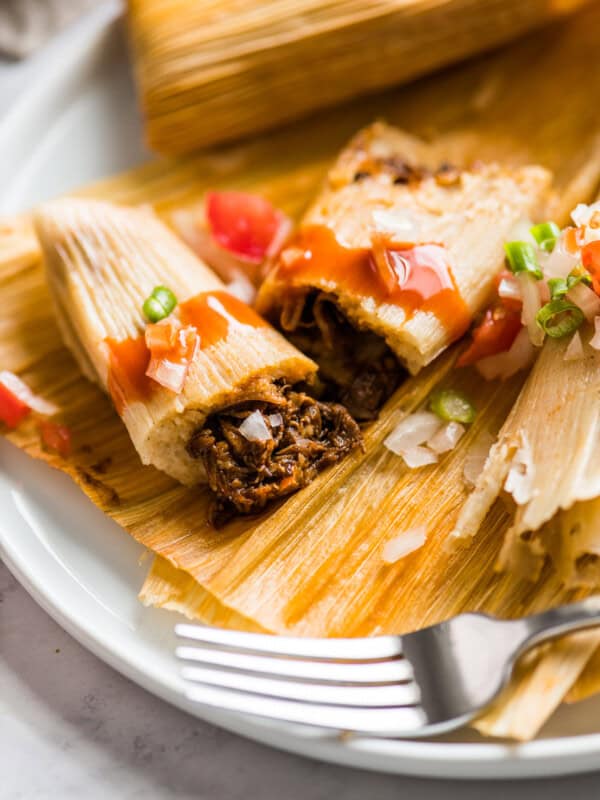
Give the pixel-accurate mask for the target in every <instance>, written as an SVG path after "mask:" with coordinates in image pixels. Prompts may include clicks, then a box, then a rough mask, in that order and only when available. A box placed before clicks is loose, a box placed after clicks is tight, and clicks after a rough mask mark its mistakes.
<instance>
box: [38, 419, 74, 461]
mask: <svg viewBox="0 0 600 800" xmlns="http://www.w3.org/2000/svg"><path fill="white" fill-rule="evenodd" d="M39 430H40V436H41V437H42V442H43V444H44V446H45V447H46V448H47V449H48V450H52V451H53V452H55V453H58V454H59V455H61V456H62V457H63V458H66V457H67V456H68V455H70V453H71V431H70V430H69V429H68V428H67V427H66V425H59V424H58V422H52V420H49V419H43V420H40V423H39Z"/></svg>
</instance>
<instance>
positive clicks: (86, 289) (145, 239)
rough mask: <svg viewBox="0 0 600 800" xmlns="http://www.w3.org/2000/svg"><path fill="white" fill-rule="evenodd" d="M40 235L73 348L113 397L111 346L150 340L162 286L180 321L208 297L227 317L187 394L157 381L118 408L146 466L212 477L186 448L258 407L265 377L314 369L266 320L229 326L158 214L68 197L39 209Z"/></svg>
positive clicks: (195, 365)
mask: <svg viewBox="0 0 600 800" xmlns="http://www.w3.org/2000/svg"><path fill="white" fill-rule="evenodd" d="M35 228H36V232H37V234H38V236H39V238H40V241H41V244H42V249H43V252H44V260H45V264H46V275H47V278H48V284H49V286H50V289H51V293H52V297H53V299H54V302H55V306H56V310H57V319H58V321H59V324H60V326H61V329H62V333H63V337H64V339H65V342H66V343H67V345H68V347H69V348H70V349H71V351H72V352H73V354H74V355H75V358H76V359H77V361H78V363H79V365H80V367H81V369H82V371H83V373H84V374H85V375H86V377H88V378H91V379H92V380H96V381H97V382H98V383H99V384H100V386H101V387H102V388H104V389H105V390H108V389H111V386H110V383H111V376H112V374H113V373H114V370H113V366H112V359H113V358H114V355H113V354H112V350H111V349H110V348H109V346H108V345H107V341H110V342H117V343H121V342H124V341H125V342H126V341H131V340H137V339H138V338H140V337H143V335H144V330H145V327H146V320H145V319H144V316H143V313H142V305H143V303H144V300H145V299H146V298H147V297H148V296H149V295H150V293H151V292H152V290H153V289H154V287H155V286H167V287H168V288H169V289H171V291H173V292H174V294H175V296H176V298H177V299H178V301H179V304H180V305H179V306H178V307H177V308H176V309H175V311H174V312H173V317H177V315H178V313H179V308H180V307H181V304H182V303H185V301H187V300H190V299H191V298H195V297H197V296H199V295H203V293H206V292H209V293H212V294H211V296H212V298H213V301H215V302H217V303H218V306H217V307H218V308H223V309H224V310H223V314H224V315H225V316H224V317H219V318H220V319H221V318H222V319H227V320H228V322H227V323H226V324H227V332H226V334H225V336H224V337H223V338H220V339H219V340H217V341H216V342H214V343H212V342H211V343H210V344H209V345H208V346H206V347H204V346H202V341H201V342H200V346H199V347H197V349H196V353H195V355H194V357H193V359H192V361H191V362H190V366H189V370H188V374H187V377H186V378H185V383H184V385H183V389H182V391H181V392H178V393H176V392H173V391H171V390H170V389H168V388H165V387H163V386H161V385H159V384H158V383H155V382H152V384H151V387H152V391H151V393H150V394H148V395H147V396H142V397H137V396H136V397H134V398H127V397H126V402H125V405H124V407H123V408H119V407H118V410H119V413H120V414H121V416H122V419H123V422H124V423H125V426H126V427H127V430H128V432H129V435H130V436H131V439H132V441H133V443H134V446H135V448H136V450H137V451H138V453H139V454H140V458H141V459H142V462H143V463H144V464H153V465H154V466H156V467H158V468H159V469H162V470H164V471H165V472H166V473H167V474H169V475H171V476H172V477H174V478H176V479H177V480H179V481H181V482H182V483H185V484H187V485H190V486H193V485H194V484H195V483H198V481H201V480H203V479H205V472H204V468H203V466H202V462H201V461H199V460H198V459H193V458H192V457H191V456H190V455H189V454H188V452H187V449H186V445H187V443H188V442H189V440H190V438H191V436H192V434H193V432H194V431H195V430H197V429H198V428H200V427H202V424H203V423H204V421H205V419H206V417H207V416H208V415H209V414H210V413H212V412H214V411H216V410H218V409H220V408H223V407H225V406H227V405H231V404H232V403H239V402H243V401H244V400H245V399H250V398H251V397H252V394H251V393H252V390H253V382H254V381H256V380H257V379H259V378H265V377H266V378H271V379H273V380H276V379H279V378H285V379H287V380H289V381H291V382H296V381H299V380H304V379H306V378H307V377H308V376H310V375H312V374H313V373H314V372H315V371H316V365H315V364H314V363H313V362H311V361H310V359H307V358H306V357H305V356H303V355H302V354H301V353H300V352H299V351H298V350H297V349H296V348H294V347H293V346H292V345H291V344H290V343H289V342H288V341H286V340H285V339H284V338H283V337H282V336H281V335H280V334H279V333H277V332H276V331H275V330H274V329H273V328H271V327H270V326H268V325H264V324H263V323H262V321H261V320H259V319H258V318H256V322H257V323H258V324H257V325H254V324H248V323H247V321H246V320H245V319H243V320H242V321H241V322H240V323H236V322H235V319H233V318H232V320H231V321H229V317H228V316H227V315H229V316H231V314H230V311H228V310H226V309H225V308H224V307H223V306H222V303H223V302H225V298H227V297H228V295H227V294H226V293H225V292H224V289H225V286H224V284H223V283H222V282H221V281H220V280H219V278H217V277H216V275H215V274H214V273H213V272H212V271H211V270H210V269H208V267H206V266H205V265H204V264H203V263H202V262H201V261H200V260H199V259H198V258H196V256H195V255H194V254H193V253H192V252H191V250H189V249H188V248H187V247H186V246H185V245H184V244H182V243H181V241H180V240H179V239H178V238H177V237H176V236H174V234H173V233H172V232H171V231H170V230H169V229H168V228H167V227H166V226H165V225H164V224H163V223H162V222H161V221H160V220H159V219H157V218H156V217H155V216H154V214H152V213H151V212H149V211H147V210H145V209H142V210H137V209H130V208H126V207H123V206H116V205H111V204H109V203H100V202H94V201H84V200H76V199H66V200H59V201H55V202H53V203H49V204H46V205H45V206H43V207H42V208H41V209H40V210H39V211H37V212H36V214H35ZM219 293H221V294H219ZM230 302H231V303H235V307H234V309H233V310H234V311H235V309H236V308H237V307H238V306H240V307H241V308H242V310H243V311H244V313H246V314H249V312H248V311H245V307H244V306H242V305H241V304H240V303H239V302H238V301H235V300H233V299H232V300H231V301H230ZM253 318H254V316H253V317H252V318H251V320H250V321H251V323H252V320H253ZM249 319H250V317H249ZM121 391H123V390H121V389H119V390H118V392H119V393H120V392H121ZM111 393H113V394H114V391H113V390H111ZM113 399H114V398H113ZM120 402H122V401H120Z"/></svg>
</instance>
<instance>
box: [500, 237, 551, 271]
mask: <svg viewBox="0 0 600 800" xmlns="http://www.w3.org/2000/svg"><path fill="white" fill-rule="evenodd" d="M504 250H505V251H506V258H507V259H508V266H509V267H510V271H511V272H512V273H513V274H514V275H519V273H521V272H527V273H528V274H529V275H531V276H532V277H533V278H535V279H536V280H538V281H539V280H541V279H542V278H543V277H544V276H543V273H542V270H541V269H540V265H539V264H538V260H537V256H536V254H535V248H534V246H533V245H532V244H529V242H508V243H507V244H505V245H504Z"/></svg>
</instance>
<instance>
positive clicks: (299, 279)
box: [257, 123, 550, 374]
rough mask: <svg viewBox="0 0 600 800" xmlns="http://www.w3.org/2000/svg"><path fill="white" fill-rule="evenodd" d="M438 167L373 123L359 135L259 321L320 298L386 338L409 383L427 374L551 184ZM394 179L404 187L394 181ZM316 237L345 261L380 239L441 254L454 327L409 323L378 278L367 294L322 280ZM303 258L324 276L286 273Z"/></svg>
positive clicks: (266, 290)
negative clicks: (311, 293) (453, 293)
mask: <svg viewBox="0 0 600 800" xmlns="http://www.w3.org/2000/svg"><path fill="white" fill-rule="evenodd" d="M444 164H447V154H445V153H444V152H443V150H440V148H439V147H436V146H435V144H432V145H427V144H426V143H425V142H423V141H421V140H419V139H415V138H414V137H409V136H407V135H406V134H405V133H404V132H402V131H400V130H398V129H397V128H392V127H390V126H389V125H383V124H381V123H378V124H375V125H372V126H370V127H369V128H366V129H364V130H362V131H361V132H360V133H359V134H358V135H357V136H355V137H354V138H353V140H352V141H351V142H350V144H349V145H348V146H347V147H346V148H345V149H344V150H343V151H342V153H341V155H340V156H339V158H338V160H337V162H336V164H335V165H334V166H333V168H332V169H331V170H330V172H329V175H328V179H327V183H326V186H325V187H324V189H323V191H322V192H321V193H320V194H319V196H318V197H317V199H316V201H315V202H314V203H313V205H312V206H311V207H310V209H309V210H308V212H307V213H306V215H305V216H304V217H303V219H302V222H301V224H300V228H299V231H298V234H297V237H296V239H292V241H291V243H290V246H289V247H288V248H286V249H285V250H284V252H283V253H282V254H281V258H280V262H279V265H278V266H276V267H275V269H273V270H272V272H271V273H270V275H269V276H268V277H267V279H266V281H265V282H264V283H263V285H262V287H261V289H260V292H259V296H258V301H257V306H258V309H259V310H260V311H261V313H264V314H265V315H267V316H268V317H270V318H272V317H277V316H280V315H281V316H282V324H283V316H284V315H285V314H286V308H287V304H288V302H289V300H291V299H292V298H293V297H294V294H296V295H297V294H298V291H303V290H304V291H307V290H321V291H323V292H326V293H327V294H328V296H330V297H333V298H335V301H336V304H337V305H338V306H339V307H340V308H341V309H342V310H343V312H344V314H345V315H346V317H347V318H348V319H349V320H350V321H351V322H352V323H353V324H354V325H355V326H356V327H358V328H360V329H366V330H370V331H373V332H375V333H377V334H378V335H379V336H382V337H383V338H385V340H386V342H387V343H388V345H389V346H390V348H391V349H392V350H393V351H394V352H395V354H396V355H397V356H398V358H399V359H400V360H401V362H402V363H403V364H405V365H406V366H407V367H408V369H409V370H410V372H411V373H412V374H415V373H417V372H418V371H419V370H420V369H421V368H422V367H424V366H425V365H426V364H429V363H430V362H431V361H432V360H433V359H434V358H435V357H436V356H437V355H439V353H440V352H441V351H442V350H443V349H444V348H445V347H447V346H448V344H450V343H451V342H452V341H453V340H455V339H456V338H457V337H458V336H460V335H461V334H462V333H464V331H465V329H466V327H468V325H469V321H470V319H471V318H472V316H473V314H475V313H476V312H477V311H479V310H480V309H481V307H482V306H483V305H484V303H485V302H486V301H487V300H488V299H489V295H490V293H491V289H492V284H493V281H494V278H495V276H496V275H497V274H498V272H499V271H500V269H501V268H502V265H503V263H504V249H503V244H504V242H505V241H506V240H507V238H508V237H509V235H510V232H511V231H512V230H513V229H514V227H515V225H516V223H517V222H518V221H519V220H520V219H522V218H535V217H536V215H537V214H538V213H539V210H540V208H541V207H542V205H543V204H545V205H547V199H548V197H547V196H548V191H549V184H550V175H549V174H548V172H547V171H546V170H544V169H541V168H540V167H531V166H530V167H523V168H519V169H509V168H506V167H500V166H499V165H498V164H483V163H480V164H478V165H477V166H476V167H475V168H474V169H471V168H469V167H466V166H465V167H464V168H462V167H461V166H459V167H451V168H449V169H446V170H444V169H442V171H441V172H439V173H438V174H437V175H435V176H434V174H435V173H436V171H437V170H438V169H439V168H440V165H444ZM426 170H431V173H432V174H425V176H424V177H422V178H417V179H414V180H413V179H406V178H405V173H406V172H409V171H412V172H415V173H416V174H417V175H418V174H420V173H423V172H425V171H426ZM398 173H399V174H400V175H401V176H402V177H401V178H397V177H396V178H395V176H396V175H397V174H398ZM357 175H358V176H359V177H360V180H357V179H356V176H357ZM399 180H402V181H405V182H402V183H399V182H398V181H399ZM407 228H409V229H410V231H409V232H408V233H407ZM322 230H325V231H333V233H334V235H335V241H336V243H337V246H338V247H339V248H340V254H341V255H342V257H343V254H344V252H350V253H352V252H356V250H361V249H364V250H367V251H368V250H371V249H373V250H374V249H375V247H376V243H377V242H378V241H379V240H380V239H384V238H390V239H391V241H393V242H401V243H404V242H409V243H419V242H423V243H427V244H429V243H431V242H435V243H436V245H441V246H442V247H441V248H440V249H439V251H438V252H440V253H444V258H445V259H447V261H448V264H449V269H450V270H451V275H452V278H453V280H454V282H455V287H456V290H457V292H458V297H457V299H456V300H454V302H455V303H456V305H457V308H456V309H454V310H453V313H452V316H451V319H449V320H448V319H446V320H443V319H441V318H440V316H439V315H438V314H436V313H435V312H434V311H432V310H429V308H428V306H426V305H425V306H424V307H423V308H421V307H417V308H416V310H415V311H414V313H412V314H411V313H409V311H408V310H407V309H405V308H404V307H403V306H402V305H397V304H394V303H393V302H391V301H390V300H389V299H388V297H383V298H381V299H380V298H379V297H377V296H374V294H375V291H374V290H375V288H376V286H377V276H376V275H373V276H372V285H371V289H370V290H369V291H367V292H364V291H361V289H362V287H359V286H357V287H353V286H347V285H345V281H347V277H346V275H345V273H344V274H340V275H339V276H338V274H337V272H334V273H333V274H330V273H329V272H328V271H327V267H329V266H330V263H331V260H332V259H333V256H331V255H330V249H331V245H330V243H329V239H328V238H325V240H324V242H322V240H321V239H320V238H319V239H317V240H316V242H315V241H313V238H310V239H309V240H308V242H309V244H307V243H306V241H305V239H304V238H303V237H304V236H309V237H312V232H313V231H317V232H318V233H319V235H322V234H321V233H320V232H321V231H322ZM307 248H308V249H310V252H311V258H312V259H313V260H317V262H318V260H319V258H322V256H321V255H320V248H321V249H322V250H323V251H324V252H325V253H326V254H327V257H326V258H325V259H324V261H325V263H324V265H323V266H324V267H325V270H324V271H323V272H322V273H320V274H319V275H317V276H315V275H312V274H308V275H307V274H305V273H303V272H302V271H300V272H297V271H296V270H295V269H292V270H291V271H288V270H285V269H284V265H285V263H286V261H287V260H288V259H289V258H290V256H291V255H292V256H293V255H294V254H295V253H298V254H299V255H300V257H302V253H303V252H305V250H306V249H307ZM442 248H443V249H442ZM408 252H410V251H408ZM295 257H296V260H297V256H295ZM300 302H302V300H300ZM444 302H445V303H448V304H450V303H451V302H453V300H452V298H445V300H444ZM282 309H283V314H282ZM283 327H284V328H285V327H287V326H286V325H285V324H283Z"/></svg>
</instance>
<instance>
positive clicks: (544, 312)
mask: <svg viewBox="0 0 600 800" xmlns="http://www.w3.org/2000/svg"><path fill="white" fill-rule="evenodd" d="M583 319H584V317H583V311H582V310H581V309H580V308H579V306H576V305H575V304H574V303H570V302H569V301H568V300H564V299H563V298H562V297H557V298H556V299H555V300H551V301H550V302H549V303H546V305H545V306H542V307H541V308H540V310H539V311H538V313H537V314H536V317H535V320H536V322H537V324H538V325H539V326H540V328H541V329H542V330H543V331H544V333H547V334H548V336H550V337H551V338H552V339H561V338H562V337H563V336H568V334H569V333H573V331H575V330H577V328H578V327H579V326H580V325H581V323H582V322H583Z"/></svg>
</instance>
